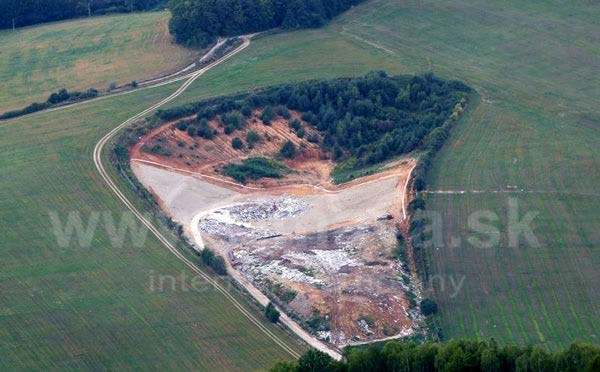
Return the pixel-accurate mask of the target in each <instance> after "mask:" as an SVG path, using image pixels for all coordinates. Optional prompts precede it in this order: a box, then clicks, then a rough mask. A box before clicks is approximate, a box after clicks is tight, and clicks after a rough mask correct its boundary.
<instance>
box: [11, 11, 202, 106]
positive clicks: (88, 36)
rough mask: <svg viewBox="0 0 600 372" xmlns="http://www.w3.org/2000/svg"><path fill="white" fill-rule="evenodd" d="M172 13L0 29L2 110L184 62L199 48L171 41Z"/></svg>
mask: <svg viewBox="0 0 600 372" xmlns="http://www.w3.org/2000/svg"><path fill="white" fill-rule="evenodd" d="M168 19H169V13H168V12H155V13H139V14H128V15H114V16H107V17H94V18H90V19H82V20H75V21H65V22H56V23H51V24H47V25H42V26H34V27H25V28H22V29H17V31H16V32H13V31H12V30H2V31H0V45H2V52H0V81H2V89H1V90H0V112H5V111H8V110H9V109H15V108H20V107H22V106H26V105H28V104H29V103H32V102H34V101H45V100H46V98H47V97H48V95H49V94H50V93H51V92H53V91H56V90H58V89H60V88H67V89H69V90H77V89H78V90H87V89H88V88H96V89H99V90H105V89H107V88H108V86H109V85H110V84H111V83H112V82H116V83H117V84H126V83H129V82H131V81H132V80H138V81H139V80H143V79H147V78H151V77H156V76H160V75H162V74H164V73H168V72H173V71H176V70H177V69H179V68H183V67H184V66H185V65H187V64H189V63H190V61H191V60H192V59H193V56H194V55H195V54H196V52H194V51H192V50H187V49H184V48H181V47H179V46H176V45H174V44H172V43H171V37H170V35H169V31H168V28H167V22H168Z"/></svg>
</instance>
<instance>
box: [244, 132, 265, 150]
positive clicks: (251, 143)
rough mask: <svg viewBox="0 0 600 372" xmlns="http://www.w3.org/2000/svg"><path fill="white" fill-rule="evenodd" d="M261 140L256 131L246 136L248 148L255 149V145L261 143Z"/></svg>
mask: <svg viewBox="0 0 600 372" xmlns="http://www.w3.org/2000/svg"><path fill="white" fill-rule="evenodd" d="M260 140H261V138H260V134H258V133H257V132H256V131H253V130H251V131H249V132H248V133H247V134H246V142H247V143H248V148H253V147H254V144H255V143H257V142H260Z"/></svg>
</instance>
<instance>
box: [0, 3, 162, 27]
mask: <svg viewBox="0 0 600 372" xmlns="http://www.w3.org/2000/svg"><path fill="white" fill-rule="evenodd" d="M165 3H166V0H0V4H1V5H0V29H5V28H13V27H23V26H29V25H34V24H38V23H44V22H52V21H59V20H61V19H69V18H77V17H85V16H89V15H100V14H106V13H125V12H133V11H140V10H149V9H154V8H157V7H159V6H161V5H164V4H165Z"/></svg>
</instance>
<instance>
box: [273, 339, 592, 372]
mask: <svg viewBox="0 0 600 372" xmlns="http://www.w3.org/2000/svg"><path fill="white" fill-rule="evenodd" d="M271 371H272V372H355V371H356V372H376V371H377V372H384V371H395V372H401V371H406V372H409V371H423V372H436V371H448V372H451V371H457V372H458V371H466V372H470V371H472V372H479V371H490V372H494V371H523V372H526V371H536V372H537V371H539V372H554V371H556V372H559V371H560V372H571V371H572V372H592V371H600V348H598V347H597V346H595V345H592V344H585V343H574V344H572V345H571V346H570V347H569V348H566V349H563V350H559V351H555V352H550V351H547V350H546V349H543V348H540V347H533V346H499V345H498V344H497V343H496V342H495V341H494V340H490V341H472V340H450V341H449V342H447V343H429V342H428V343H422V344H417V343H414V342H408V343H399V342H388V343H386V344H385V346H384V347H383V348H380V347H375V346H371V347H369V348H367V349H356V348H355V349H349V350H347V351H346V353H345V358H344V360H343V361H341V362H336V361H334V360H333V359H331V358H330V357H329V356H328V355H327V354H325V353H322V352H320V351H316V350H310V351H308V352H306V353H305V354H304V355H303V356H302V357H301V358H300V359H299V360H298V361H294V362H280V363H277V364H276V365H275V366H274V367H273V368H272V369H271Z"/></svg>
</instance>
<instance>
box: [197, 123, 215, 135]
mask: <svg viewBox="0 0 600 372" xmlns="http://www.w3.org/2000/svg"><path fill="white" fill-rule="evenodd" d="M196 134H198V136H199V137H202V138H206V139H213V138H214V137H215V131H214V130H213V129H211V127H210V126H209V125H208V120H206V119H201V120H200V124H199V125H198V131H197V132H196Z"/></svg>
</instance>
